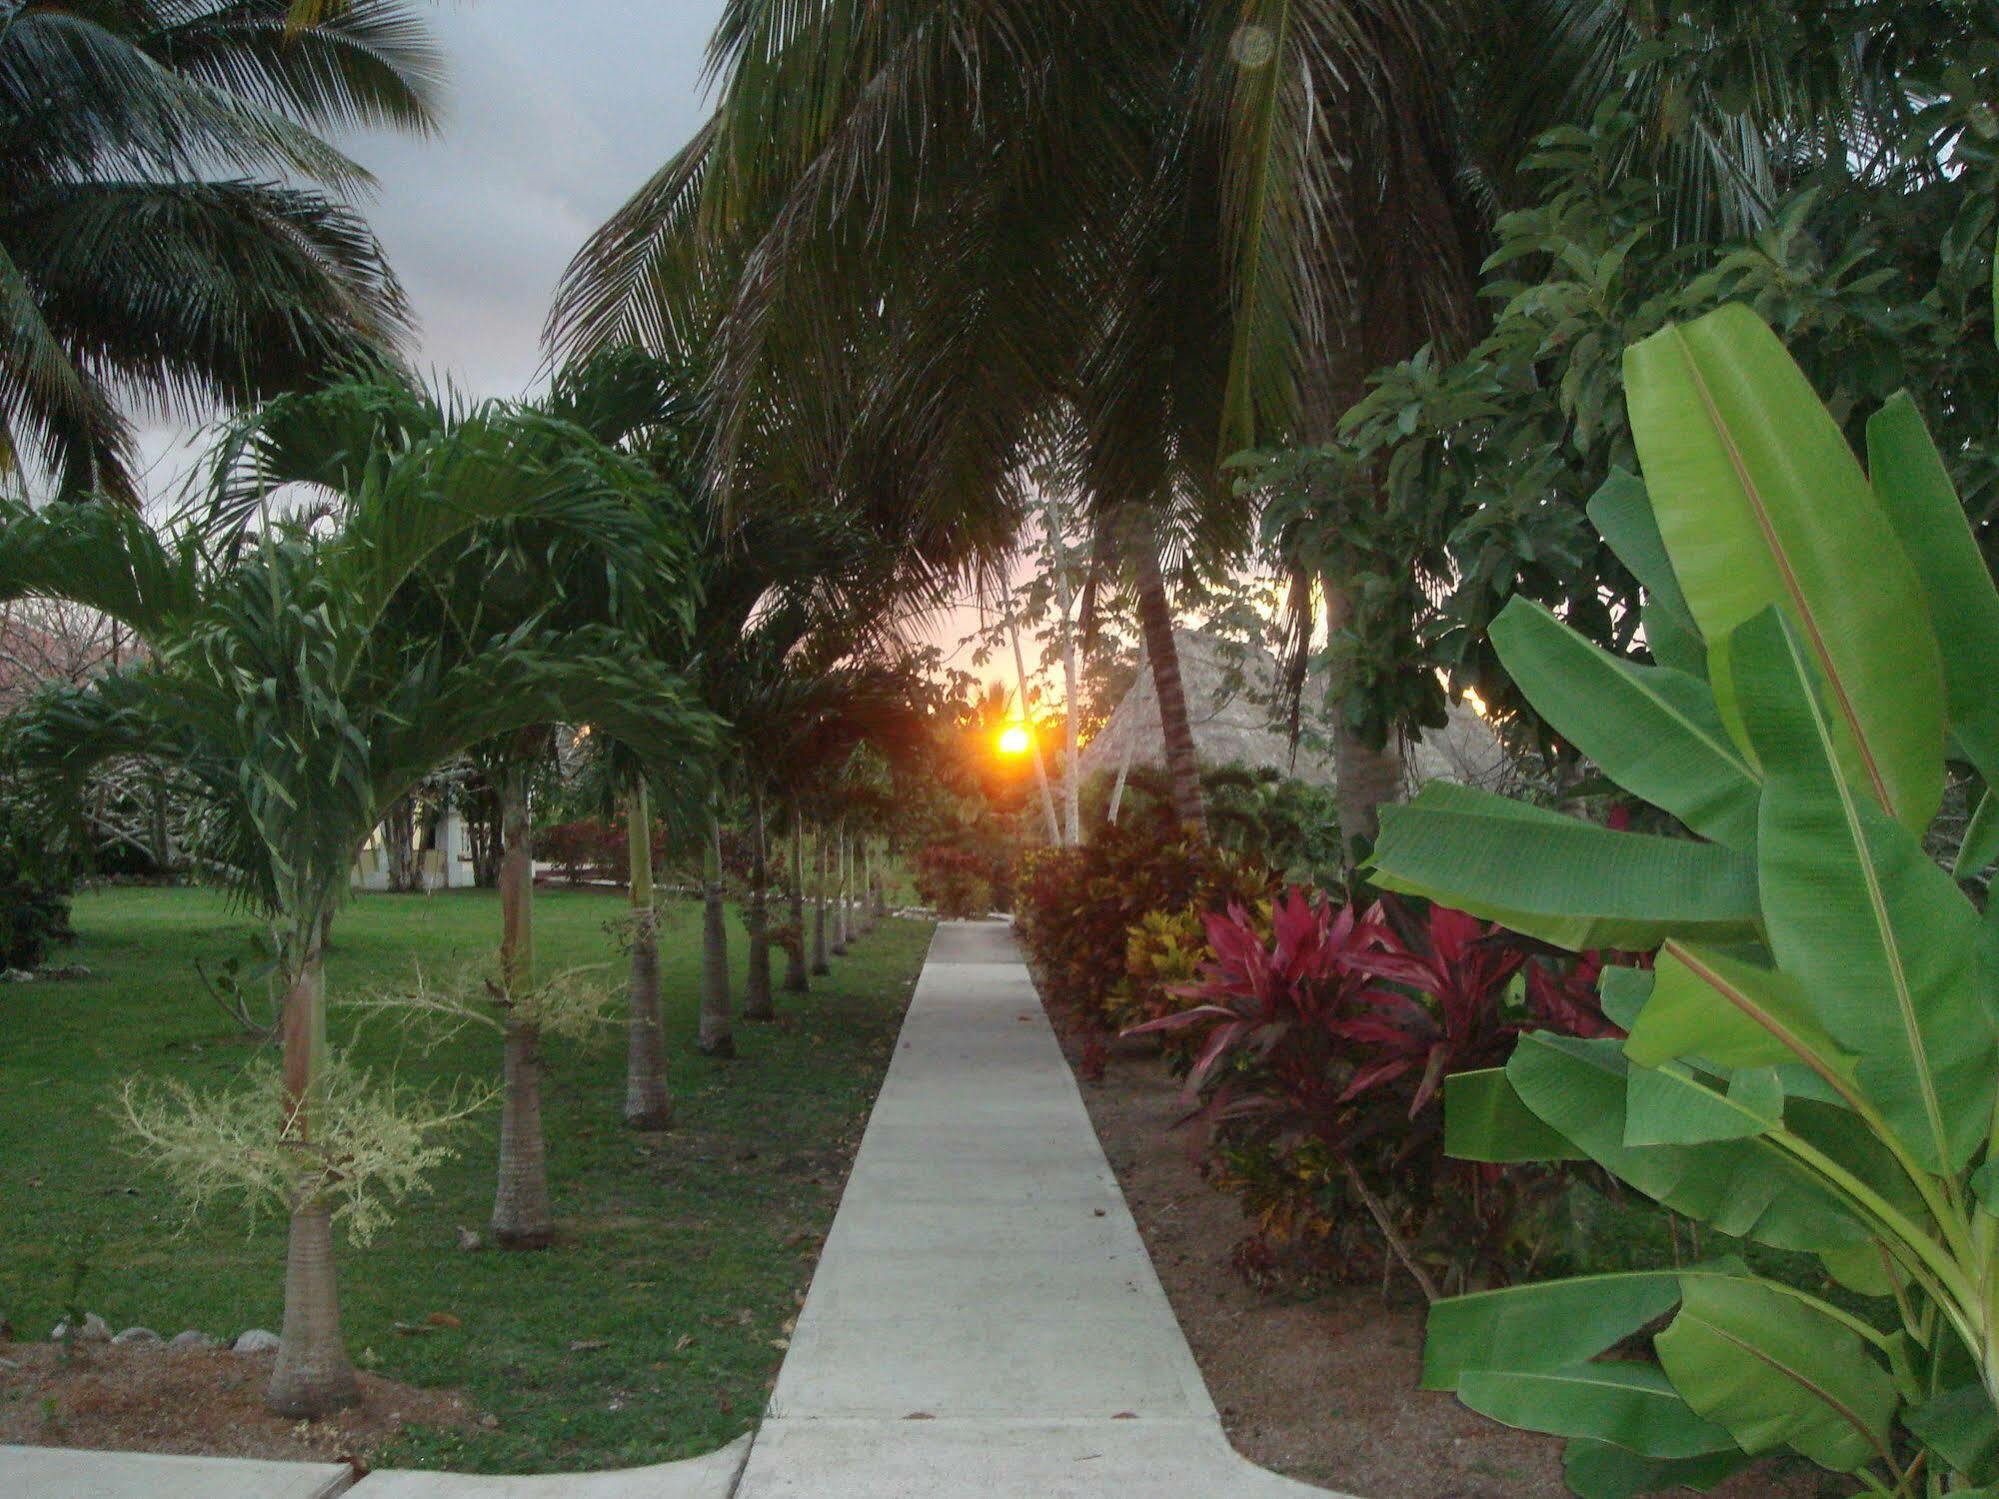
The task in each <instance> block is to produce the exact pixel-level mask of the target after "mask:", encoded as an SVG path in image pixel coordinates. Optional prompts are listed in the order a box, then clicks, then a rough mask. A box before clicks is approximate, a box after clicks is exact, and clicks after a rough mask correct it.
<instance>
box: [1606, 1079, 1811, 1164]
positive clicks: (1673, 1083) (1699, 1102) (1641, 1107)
mask: <svg viewBox="0 0 1999 1499" xmlns="http://www.w3.org/2000/svg"><path fill="white" fill-rule="evenodd" d="M1747 1075H1751V1076H1753V1075H1755V1074H1747ZM1771 1081H1772V1083H1774V1082H1775V1081H1776V1079H1775V1077H1774V1076H1772V1078H1771ZM1783 1106H1784V1095H1783V1092H1782V1090H1781V1089H1779V1090H1778V1091H1777V1093H1776V1096H1775V1098H1774V1099H1770V1098H1767V1097H1766V1098H1763V1099H1760V1100H1757V1101H1755V1102H1753V1103H1752V1102H1745V1101H1744V1100H1743V1099H1741V1098H1738V1097H1737V1096H1736V1093H1735V1090H1734V1088H1733V1087H1732V1086H1731V1087H1730V1089H1729V1091H1727V1092H1726V1093H1723V1092H1719V1091H1717V1090H1716V1089H1713V1088H1710V1087H1708V1086H1707V1085H1706V1084H1705V1083H1703V1082H1701V1081H1700V1080H1699V1079H1698V1078H1696V1077H1695V1076H1694V1075H1693V1074H1692V1073H1690V1072H1689V1071H1688V1070H1687V1069H1686V1068H1684V1067H1682V1066H1680V1065H1679V1064H1677V1063H1670V1062H1669V1063H1667V1064H1665V1065H1664V1066H1661V1067H1659V1068H1656V1069H1654V1068H1647V1067H1634V1068H1632V1069H1631V1073H1630V1076H1629V1077H1627V1078H1626V1079H1625V1084H1624V1143H1625V1144H1626V1145H1627V1146H1634V1147H1635V1146H1645V1145H1705V1144H1707V1143H1708V1142H1709V1141H1713V1140H1747V1139H1752V1138H1754V1137H1755V1136H1757V1135H1767V1134H1768V1133H1770V1131H1771V1130H1773V1129H1778V1128H1780V1127H1781V1126H1782V1124H1783Z"/></svg>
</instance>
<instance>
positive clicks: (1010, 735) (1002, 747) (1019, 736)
mask: <svg viewBox="0 0 1999 1499" xmlns="http://www.w3.org/2000/svg"><path fill="white" fill-rule="evenodd" d="M1033 745H1034V741H1033V740H1032V739H1030V738H1029V737H1028V734H1027V725H1025V724H1018V723H1010V724H1008V725H1007V726H1006V727H1005V728H1004V729H1001V730H1000V736H999V752H1000V753H1001V754H1002V755H1024V754H1026V753H1027V752H1028V750H1029V749H1031V748H1032V747H1033Z"/></svg>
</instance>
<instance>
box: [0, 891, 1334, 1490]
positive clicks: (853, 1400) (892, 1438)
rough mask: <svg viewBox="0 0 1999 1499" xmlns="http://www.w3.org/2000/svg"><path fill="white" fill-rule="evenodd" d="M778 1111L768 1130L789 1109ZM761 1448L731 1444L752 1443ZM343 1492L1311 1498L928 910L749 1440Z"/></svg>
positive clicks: (210, 1466)
mask: <svg viewBox="0 0 1999 1499" xmlns="http://www.w3.org/2000/svg"><path fill="white" fill-rule="evenodd" d="M777 1127H780V1128H781V1127H782V1122H781V1121H778V1122H777ZM745 1442H747V1443H748V1444H749V1450H748V1458H747V1461H745V1458H744V1451H743V1448H744V1443H745ZM346 1482H347V1474H346V1470H345V1469H336V1470H330V1471H329V1470H328V1469H326V1468H324V1467H308V1466H306V1465H288V1464H228V1463H212V1462H204V1461H203V1460H199V1459H178V1458H142V1457H133V1456H129V1455H117V1454H109V1453H74V1452H71V1453H58V1452H54V1451H50V1450H47V1449H36V1448H18V1447H17V1448H0V1499H12V1496H14V1495H17V1494H19V1495H33V1496H36V1499H42V1496H48V1499H85V1496H88V1499H154V1496H159V1499H181V1496H183V1495H185V1496H187V1499H194V1496H195V1495H201V1496H204V1499H206V1496H211V1495H212V1496H214V1499H322V1496H324V1495H327V1494H330V1493H337V1492H339V1491H340V1489H341V1487H342V1486H344V1484H345V1483H346ZM347 1492H348V1493H349V1494H350V1495H351V1496H352V1499H539V1496H547V1499H559V1496H560V1499H567V1496H571V1495H574V1496H578V1499H731V1496H732V1495H733V1496H734V1499H1303V1496H1308V1495H1310V1496H1318V1499H1325V1495H1326V1491H1325V1490H1322V1489H1317V1488H1313V1487H1311V1486H1309V1485H1307V1484H1302V1483H1296V1482H1293V1481H1292V1480H1290V1479H1286V1478H1279V1477H1277V1476H1276V1475H1274V1474H1271V1473H1268V1472H1265V1471H1264V1470H1262V1469H1260V1468H1257V1467H1254V1466H1252V1465H1251V1464H1250V1463H1248V1462H1246V1461H1245V1460H1244V1459H1242V1458H1241V1457H1239V1456H1238V1455H1237V1454H1236V1453H1235V1452H1234V1450H1233V1449H1231V1448H1230V1447H1229V1445H1228V1441H1227V1438H1226V1437H1225V1436H1224V1435H1223V1433H1222V1425H1221V1420H1220V1418H1219V1417H1218V1416H1217V1415H1216V1413H1215V1407H1214V1402H1213V1401H1212V1400H1210V1399H1209V1397H1208V1392H1207V1388H1206V1386H1205V1385H1204V1384H1203V1383H1202V1380H1201V1373H1200V1370H1199V1369H1198V1368H1197V1367H1196V1366H1195V1364H1194V1358H1193V1354H1192V1353H1191V1352H1190V1351H1189V1349H1188V1347H1187V1340H1186V1338H1185V1337H1184V1336H1182V1334H1181V1332H1180V1324H1179V1323H1178V1322H1177V1321H1176V1320H1175V1318H1174V1316H1173V1308H1172V1307H1171V1305H1170V1304H1169V1303H1168V1302H1167V1300H1166V1294H1165V1292H1164V1291H1163V1290H1162V1289H1161V1288H1160V1285H1159V1277H1158V1276H1157V1275H1156V1274H1154V1272H1153V1268H1152V1261H1151V1260H1150V1259H1149V1258H1148V1257H1147V1255H1146V1252H1145V1245H1144V1244H1143V1242H1142V1241H1141V1240H1140V1239H1139V1236H1138V1228H1137V1225H1135V1224H1134V1223H1133V1222H1132V1219H1131V1214H1130V1212H1129V1211H1128V1210H1127V1209H1126V1207H1125V1202H1124V1197H1123V1194H1122V1193H1121V1192H1120V1191H1119V1190H1118V1185H1117V1180H1116V1178H1115V1177H1114V1176H1113V1175H1112V1174H1111V1170H1110V1165H1109V1163H1108V1162H1107V1161H1106V1160H1105V1159H1104V1153H1103V1150H1102V1148H1101V1147H1100V1146H1099V1145H1098V1144H1097V1137H1096V1134H1095V1132H1094V1130H1092V1128H1091V1126H1090V1119H1089V1115H1088V1114H1087V1113H1086V1112H1085V1110H1084V1108H1083V1100H1082V1096H1081V1094H1080V1093H1078V1092H1077V1089H1076V1083H1075V1079H1074V1078H1073V1077H1072V1076H1071V1074H1070V1071H1069V1067H1068V1064H1067V1063H1066V1062H1065V1061H1064V1060H1063V1058H1062V1053H1061V1049H1060V1047H1059V1046H1058V1045H1057V1044H1056V1040H1055V1034H1054V1031H1053V1030H1052V1029H1051V1028H1050V1027H1049V1024H1048V1020H1047V1017H1046V1016H1045V1015H1044V1014H1043V1013H1042V1009H1041V1003H1040V1000H1039V999H1038V998H1037V996H1036V994H1035V991H1034V985H1033V983H1032V981H1030V979H1029V978H1028V976H1027V970H1026V968H1025V967H1024V966H1023V965H1022V963H1021V962H1020V959H1019V957H1018V955H1017V954H1016V952H1015V950H1014V947H1013V939H1012V933H1011V931H1010V930H1009V929H1008V928H1007V927H1005V926H1003V925H1000V924H997V923H970V922H953V923H946V924H945V925H943V926H940V927H939V928H938V930H937V935H936V938H935V940H934V941H933V943H932V945H931V950H930V957H929V961H928V962H927V963H926V964H925V965H924V969H923V975H922V977H921V978H920V979H919V980H918V982H917V986H916V994H915V997H914V999H913V1000H912V1001H911V1004H910V1009H909V1016H908V1019H907V1020H906V1021H905V1022H904V1024H903V1029H902V1034H901V1037H900V1038H899V1040H898V1041H897V1045H896V1053H895V1060H894V1062H893V1064H892V1065H891V1066H890V1068H889V1071H888V1077H887V1079H886V1080H885V1081H884V1083H883V1085H882V1091H881V1096H880V1098H879V1099H878V1100H877V1101H876V1103H875V1108H874V1112H873V1114H872V1115H870V1116H869V1119H868V1126H867V1132H866V1134H865V1135H864V1137H863V1138H862V1141H861V1150H860V1154H859V1156H858V1157H857V1158H856V1160H855V1163H854V1171H853V1175H852V1176H851V1178H850V1179H849V1180H848V1182H847V1190H846V1193H845V1195H844V1196H842V1198H841V1199H840V1210H839V1213H838V1214H837V1216H836V1217H835V1218H834V1220H833V1229H832V1232H831V1234H830V1235H829V1236H828V1238H827V1241H826V1247H825V1252H824V1254H823V1255H822V1256H821V1259H820V1263H819V1268H818V1272H817V1274H816V1275H815V1276H814V1277H813V1281H812V1290H811V1294H810V1295H809V1296H808V1297H807V1299H806V1303H805V1308H804V1310H803V1311H802V1312H801V1313H800V1314H799V1319H798V1326H797V1329H796V1332H795V1334H794V1336H793V1338H792V1341H791V1350H790V1352H789V1353H788V1354H787V1355H786V1358H785V1361H784V1367H783V1368H782V1369H781V1370H780V1371H779V1373H778V1379H777V1386H776V1388H775V1390H773V1392H772V1394H771V1399H770V1408H769V1410H768V1412H767V1413H766V1417H765V1420H764V1423H763V1426H762V1427H761V1429H760V1430H758V1431H757V1432H756V1434H755V1435H754V1437H752V1438H745V1439H744V1440H743V1441H738V1442H735V1443H732V1444H731V1445H730V1446H729V1447H727V1448H724V1449H723V1450H722V1451H720V1452H717V1453H714V1454H711V1455H710V1456H709V1457H706V1458H699V1459H695V1460H694V1461H692V1462H686V1463H671V1464H667V1465H664V1466H662V1467H658V1468H641V1469H632V1470H629V1471H626V1472H621V1473H600V1474H592V1475H560V1476H550V1477H546V1478H472V1477H460V1476H455V1475H449V1474H422V1473H380V1474H374V1475H371V1476H369V1477H367V1478H364V1479H362V1480H361V1481H360V1483H358V1484H356V1485H354V1486H353V1487H352V1488H351V1489H349V1490H347Z"/></svg>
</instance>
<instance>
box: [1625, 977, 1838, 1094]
mask: <svg viewBox="0 0 1999 1499" xmlns="http://www.w3.org/2000/svg"><path fill="white" fill-rule="evenodd" d="M1653 973H1654V978H1653V984H1652V997H1651V998H1650V1000H1648V1001H1647V1002H1646V1005H1645V1008H1644V1009H1643V1010H1642V1011H1640V1012H1639V1015H1638V1020H1637V1023H1636V1024H1635V1025H1633V1026H1632V1027H1631V1028H1630V1030H1631V1035H1630V1037H1629V1039H1627V1040H1626V1041H1625V1043H1624V1054H1625V1055H1626V1056H1628V1057H1630V1058H1631V1060H1632V1061H1633V1062H1635V1063H1637V1064H1638V1065H1639V1066H1640V1067H1657V1066H1659V1065H1660V1064H1661V1063H1662V1062H1670V1061H1679V1060H1682V1059H1685V1058H1689V1057H1702V1058H1705V1059H1706V1060H1707V1061H1709V1062H1712V1063H1714V1064H1716V1065H1717V1066H1721V1067H1730V1068H1734V1067H1777V1066H1782V1065H1784V1064H1786V1063H1789V1062H1800V1063H1803V1064H1804V1065H1806V1066H1809V1067H1811V1068H1812V1070H1813V1071H1815V1072H1817V1073H1819V1074H1821V1075H1822V1076H1825V1077H1827V1078H1829V1079H1832V1080H1833V1081H1834V1083H1835V1086H1845V1087H1847V1088H1849V1089H1850V1088H1852V1087H1853V1086H1854V1083H1853V1059H1852V1057H1851V1056H1850V1055H1849V1054H1848V1053H1846V1052H1845V1051H1843V1050H1841V1048H1840V1047H1839V1045H1838V1044H1837V1043H1836V1042H1835V1041H1834V1040H1833V1039H1832V1037H1831V1036H1829V1035H1827V1034H1826V1032H1825V1028H1824V1027H1823V1026H1822V1025H1821V1024H1820V1023H1819V1019H1818V1016H1817V1015H1816V1014H1815V1013H1814V1011H1813V1009H1812V1005H1811V1001H1810V998H1809V997H1808V996H1807V994H1806V993H1805V990H1804V988H1803V987H1802V986H1801V985H1800V984H1799V983H1798V982H1797V981H1796V980H1795V979H1792V978H1790V977H1789V976H1788V975H1786V974H1783V973H1779V972H1777V971H1776V970H1774V969H1769V968H1758V967H1756V966H1754V965H1753V964H1749V963H1743V962H1739V961H1737V960H1736V959H1734V958H1730V957H1726V956H1724V955H1723V954H1721V953H1718V952H1713V951H1710V950H1708V949H1706V948H1700V947H1691V946H1688V945H1686V944H1684V943H1680V942H1668V943H1667V944H1666V945H1665V946H1664V947H1663V948H1661V949H1660V951H1659V961H1658V964H1657V966H1656V967H1655V968H1654V970H1653Z"/></svg>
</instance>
